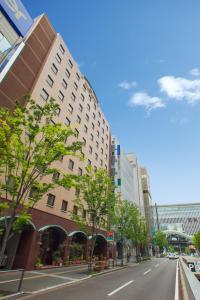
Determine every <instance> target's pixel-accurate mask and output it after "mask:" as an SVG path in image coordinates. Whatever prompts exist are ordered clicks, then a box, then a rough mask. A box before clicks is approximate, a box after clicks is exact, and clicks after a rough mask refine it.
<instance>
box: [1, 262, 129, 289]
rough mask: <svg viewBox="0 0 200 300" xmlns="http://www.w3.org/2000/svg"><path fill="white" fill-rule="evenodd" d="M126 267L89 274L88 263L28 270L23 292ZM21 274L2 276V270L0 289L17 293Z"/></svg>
mask: <svg viewBox="0 0 200 300" xmlns="http://www.w3.org/2000/svg"><path fill="white" fill-rule="evenodd" d="M122 268H125V266H124V267H114V268H109V269H108V270H104V271H101V272H97V273H92V274H91V275H88V266H87V265H78V266H70V267H61V268H55V269H52V268H51V269H45V270H33V271H26V272H25V274H24V280H23V283H22V289H21V290H22V292H23V293H26V294H36V293H40V292H43V291H46V290H49V289H53V288H57V287H61V286H63V285H69V284H74V283H77V282H80V281H83V280H86V279H89V278H91V277H93V276H98V275H101V274H104V273H108V272H113V271H117V270H120V269H122ZM19 278H20V274H17V273H15V274H13V273H10V272H8V273H6V274H4V275H3V276H2V274H1V272H0V291H5V292H13V293H16V291H17V287H18V284H19Z"/></svg>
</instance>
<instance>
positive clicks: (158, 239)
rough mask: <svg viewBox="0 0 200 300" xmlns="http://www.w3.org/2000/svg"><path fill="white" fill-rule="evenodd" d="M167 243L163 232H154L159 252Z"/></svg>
mask: <svg viewBox="0 0 200 300" xmlns="http://www.w3.org/2000/svg"><path fill="white" fill-rule="evenodd" d="M167 244H168V242H167V239H166V237H165V234H164V233H163V231H162V230H160V229H159V230H158V231H157V232H156V245H157V246H158V247H159V250H160V252H163V248H164V247H166V246H167Z"/></svg>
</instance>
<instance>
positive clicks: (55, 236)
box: [0, 0, 110, 268]
mask: <svg viewBox="0 0 200 300" xmlns="http://www.w3.org/2000/svg"><path fill="white" fill-rule="evenodd" d="M0 4H1V6H0V8H1V14H0V17H1V18H3V20H4V22H3V23H2V22H1V19H0V32H2V34H4V37H3V38H4V39H6V40H7V42H9V44H10V46H9V47H10V48H9V49H10V50H9V51H7V50H8V49H7V50H6V48H5V47H4V46H5V41H4V43H3V44H2V43H1V41H0V51H1V52H2V53H1V56H2V64H1V66H0V68H1V70H2V71H1V74H0V105H1V106H6V107H8V108H9V109H12V108H13V107H14V105H15V101H16V100H18V101H20V102H21V103H22V104H25V103H24V96H25V95H26V94H30V95H31V98H33V99H34V100H35V101H36V102H37V103H39V104H41V105H42V104H43V103H45V102H46V101H48V100H49V99H50V98H51V97H53V98H54V99H55V100H56V101H57V103H59V105H60V110H59V112H58V116H57V117H55V119H54V120H53V122H61V123H65V124H67V125H70V126H71V127H72V128H73V129H75V130H76V133H77V137H78V140H80V141H82V142H83V143H84V147H83V150H82V151H83V154H84V157H85V159H84V161H81V160H79V159H78V158H74V157H64V159H63V161H60V162H57V164H56V167H57V168H58V169H60V170H61V172H63V173H66V172H69V173H74V174H79V175H81V174H82V173H84V172H85V167H86V166H87V165H91V166H93V167H94V168H104V169H106V170H109V165H110V162H109V157H110V155H109V153H110V126H109V124H108V121H107V120H106V118H105V116H104V114H103V112H102V110H101V107H100V103H99V101H98V98H97V96H96V94H95V92H94V90H93V88H92V86H91V84H90V82H89V81H88V80H87V79H86V77H85V76H84V75H83V74H81V72H80V70H79V68H78V65H77V63H76V62H75V60H74V59H73V57H72V55H71V53H70V52H69V50H68V48H67V46H66V44H65V42H64V40H63V39H62V37H61V36H60V35H59V34H58V33H56V32H55V30H54V28H53V26H52V25H51V23H50V22H49V20H48V18H47V16H46V15H44V14H43V15H41V16H39V17H37V18H36V19H35V20H32V19H31V18H30V16H29V15H28V13H27V11H26V10H25V8H24V7H23V5H22V3H21V2H20V1H16V5H18V6H17V8H16V6H15V11H14V10H13V8H12V7H11V6H12V3H11V1H9V2H8V1H3V0H2V1H0ZM20 11H21V15H20ZM17 12H18V15H16V14H17ZM2 16H3V17H2ZM22 21H23V22H22ZM26 21H27V23H28V24H27V26H26V30H25V31H20V28H21V27H20V26H22V28H25V25H24V22H25V23H26ZM2 24H3V25H2ZM7 32H12V34H11V36H12V37H13V40H12V39H9V35H8V34H7ZM15 33H16V35H15ZM16 41H17V47H15V45H16ZM9 44H7V45H9ZM6 51H7V54H8V53H9V55H7V54H6ZM74 198H75V191H74V190H73V189H71V190H70V191H66V190H65V189H64V188H62V187H60V188H56V189H54V190H52V191H51V192H50V193H49V194H48V195H45V196H44V197H43V198H42V199H41V200H40V201H39V202H38V203H37V205H36V206H35V207H34V209H33V210H32V227H31V229H32V230H31V231H26V232H23V233H22V235H21V236H18V237H17V238H16V239H15V241H14V240H13V241H11V242H10V245H9V247H8V249H7V252H8V256H9V257H12V259H13V262H12V265H13V266H14V267H26V268H32V267H33V266H34V263H35V260H36V257H37V256H41V257H42V262H43V263H44V264H51V263H52V255H53V251H56V250H58V249H60V252H61V256H62V258H63V260H66V259H68V258H69V256H70V243H71V241H73V242H78V243H81V244H82V245H83V247H84V257H86V256H87V247H86V245H87V243H88V240H87V235H86V234H85V233H84V232H81V231H79V229H78V228H77V226H76V224H75V222H73V221H72V220H71V218H70V212H71V211H75V210H77V207H76V206H74V203H73V199H74ZM83 213H86V212H83ZM98 239H99V240H100V242H101V247H100V248H101V251H104V253H103V254H104V256H105V255H107V250H106V238H105V237H104V236H103V234H101V235H99V237H98ZM100 242H98V244H100ZM102 244H105V247H104V250H102V249H103V248H102ZM99 251H100V250H99ZM97 252H98V249H97Z"/></svg>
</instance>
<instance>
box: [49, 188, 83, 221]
mask: <svg viewBox="0 0 200 300" xmlns="http://www.w3.org/2000/svg"><path fill="white" fill-rule="evenodd" d="M55 199H56V196H55V195H53V194H48V198H47V206H49V207H51V208H53V207H54V204H55ZM67 208H68V201H66V200H63V201H62V205H61V209H60V210H61V211H62V212H64V213H66V212H67ZM73 214H75V215H77V214H78V206H76V205H74V207H73ZM86 214H87V212H86V210H85V209H83V213H82V217H83V218H86Z"/></svg>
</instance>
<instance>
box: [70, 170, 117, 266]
mask: <svg viewBox="0 0 200 300" xmlns="http://www.w3.org/2000/svg"><path fill="white" fill-rule="evenodd" d="M114 189H115V186H114V184H113V182H112V179H111V177H110V176H109V175H108V173H107V171H105V170H103V169H97V170H94V169H93V168H92V167H91V166H88V167H87V168H86V173H85V174H84V175H82V176H81V177H79V178H78V182H77V183H76V198H75V199H74V203H75V205H76V206H77V208H78V209H79V213H77V212H76V213H74V212H72V216H73V219H74V220H75V221H76V223H78V224H79V226H80V228H81V229H84V230H85V231H86V232H87V233H88V235H89V237H90V239H91V249H90V253H89V265H88V268H89V271H91V262H92V257H93V252H94V248H95V243H96V239H97V234H98V232H99V231H100V230H102V229H107V228H108V227H109V225H110V220H109V216H111V214H112V212H113V210H114V205H115V194H114ZM83 211H85V212H87V216H86V217H85V215H84V217H83V215H82V213H81V212H83Z"/></svg>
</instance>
